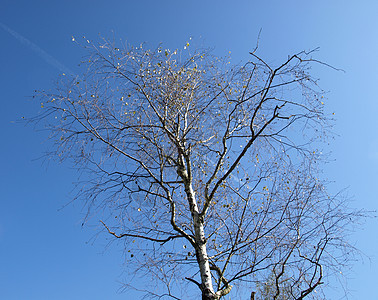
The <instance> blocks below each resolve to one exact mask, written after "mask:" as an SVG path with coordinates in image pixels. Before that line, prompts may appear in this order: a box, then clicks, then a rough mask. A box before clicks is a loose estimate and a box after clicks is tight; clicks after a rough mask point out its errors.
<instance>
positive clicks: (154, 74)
mask: <svg viewBox="0 0 378 300" xmlns="http://www.w3.org/2000/svg"><path fill="white" fill-rule="evenodd" d="M87 50H89V55H88V56H87V57H86V58H85V59H84V61H83V62H82V68H83V70H84V71H83V74H81V75H79V76H77V77H75V78H73V77H68V76H61V77H60V79H59V81H58V84H57V87H56V88H55V89H54V90H53V91H41V92H38V94H37V95H36V97H37V98H38V99H39V100H40V101H41V107H42V108H41V114H40V115H39V116H38V117H37V118H36V120H37V121H39V122H41V121H42V122H43V124H45V126H46V128H47V129H48V130H49V132H50V133H51V140H52V141H53V144H54V146H53V147H52V149H51V151H50V152H49V155H50V156H53V157H57V158H59V159H60V160H62V161H64V160H69V161H71V162H73V163H74V165H75V166H76V167H77V168H78V169H80V170H81V171H82V177H81V181H79V183H78V187H79V193H78V198H80V199H82V200H83V201H84V203H85V205H86V207H87V209H88V214H87V216H90V217H91V218H92V219H94V218H96V219H97V220H98V222H99V223H100V222H101V226H102V228H103V231H104V234H105V233H106V234H109V237H112V238H113V239H115V240H120V241H122V242H123V243H122V245H123V247H124V249H125V254H126V255H125V257H126V258H125V259H126V261H127V264H128V266H129V268H132V269H133V270H134V271H135V272H136V273H137V274H142V275H144V276H145V275H147V276H150V277H151V278H152V279H153V280H156V281H159V282H160V283H161V285H160V289H158V290H157V289H155V290H153V291H150V293H149V294H148V295H150V296H156V297H160V298H164V297H166V298H174V299H188V297H189V296H187V295H188V294H187V293H188V292H187V291H186V290H185V289H191V290H194V293H192V295H193V294H194V295H197V296H193V297H196V298H197V299H198V298H199V297H202V299H204V300H210V299H220V298H222V297H226V295H228V296H227V298H228V297H231V298H232V299H236V297H237V295H243V293H244V295H246V294H245V293H247V294H248V295H249V294H250V293H251V291H255V290H256V287H258V286H262V283H263V282H267V281H269V284H270V285H271V286H273V287H274V289H273V290H274V295H273V296H272V297H273V299H284V298H282V297H283V296H280V293H281V295H282V291H283V290H284V292H285V295H287V294H288V293H290V299H303V298H305V297H308V298H311V297H312V298H315V296H316V295H319V293H320V291H321V285H322V283H323V282H324V281H325V280H327V278H328V277H327V276H333V275H334V274H335V273H339V272H340V269H342V268H343V267H345V266H347V263H348V260H350V256H348V254H350V253H352V252H353V247H351V246H350V245H349V244H348V242H347V241H346V240H345V238H346V237H347V236H348V230H349V228H350V226H349V224H350V222H351V220H352V221H353V220H354V219H355V217H357V216H358V213H356V212H353V211H350V210H348V208H347V207H345V205H344V202H343V199H342V197H339V196H333V195H330V194H329V193H328V192H327V183H326V182H325V181H324V180H322V178H321V172H320V171H321V166H322V164H321V162H322V161H323V158H322V151H323V146H324V142H325V141H326V138H327V136H328V134H329V132H328V131H329V124H330V121H331V122H332V120H331V118H330V117H332V116H328V115H327V114H326V113H325V112H324V101H325V100H324V98H323V92H322V90H321V89H320V88H319V87H318V84H317V80H315V79H314V78H313V77H312V76H311V74H310V71H311V66H312V65H313V64H319V62H318V61H316V60H314V59H313V58H312V55H313V52H305V51H302V52H299V53H296V54H294V55H290V56H288V57H287V59H286V60H284V61H283V62H281V63H278V64H276V65H272V64H270V63H268V62H267V61H265V60H263V59H262V58H260V57H259V56H257V54H256V51H253V52H251V53H249V60H248V61H247V62H246V63H244V64H241V65H231V64H230V63H229V58H228V57H226V58H219V57H216V56H214V55H212V52H211V51H209V50H207V49H194V50H193V49H191V47H190V45H189V43H187V45H186V46H185V49H183V50H174V51H173V50H169V49H165V48H164V47H157V48H156V49H144V46H143V45H141V46H139V47H132V46H129V45H122V46H121V47H118V46H116V45H115V44H114V43H113V42H109V41H102V42H99V43H98V44H96V45H93V44H90V45H89V46H88V47H87ZM255 50H256V49H255ZM272 274H273V275H272ZM283 279H285V280H283ZM129 284H131V285H132V283H129ZM183 285H184V286H185V287H183ZM146 289H147V287H146ZM158 291H159V292H158ZM246 291H247V292H246ZM196 292H197V294H195V293H196ZM315 292H317V293H315ZM253 293H254V292H253ZM285 297H286V296H285ZM285 299H286V298H285Z"/></svg>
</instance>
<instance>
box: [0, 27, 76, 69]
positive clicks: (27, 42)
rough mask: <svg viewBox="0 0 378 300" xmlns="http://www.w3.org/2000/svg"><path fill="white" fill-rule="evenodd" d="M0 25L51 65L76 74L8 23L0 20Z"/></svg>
mask: <svg viewBox="0 0 378 300" xmlns="http://www.w3.org/2000/svg"><path fill="white" fill-rule="evenodd" d="M0 27H1V28H3V29H4V30H5V31H6V32H8V33H9V34H11V35H12V36H13V37H14V38H15V39H16V40H18V41H19V42H20V43H21V44H23V45H25V46H26V47H28V48H29V49H31V50H33V51H34V52H35V53H36V54H37V55H39V56H40V57H41V58H42V59H43V60H44V61H45V62H47V63H48V64H49V65H50V66H53V67H55V68H57V69H58V70H59V71H61V72H63V73H65V74H68V75H73V76H74V75H75V73H74V72H73V71H71V70H70V69H69V68H67V67H66V66H65V65H63V64H62V63H60V62H59V61H58V60H56V59H55V58H54V57H52V56H51V55H50V54H48V53H47V52H46V51H44V50H43V49H41V48H40V47H38V46H37V45H36V44H34V43H33V42H32V41H30V40H28V39H27V38H25V37H23V36H22V35H21V34H19V33H18V32H16V31H14V30H12V29H11V28H9V27H8V26H7V25H5V24H3V23H1V22H0Z"/></svg>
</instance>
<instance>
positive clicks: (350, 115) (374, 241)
mask: <svg viewBox="0 0 378 300" xmlns="http://www.w3.org/2000/svg"><path fill="white" fill-rule="evenodd" d="M260 28H262V33H261V39H260V48H259V49H260V52H259V53H260V55H262V56H263V57H265V58H267V59H268V60H270V61H277V62H279V61H280V59H283V58H285V57H287V55H288V54H292V53H294V52H298V51H301V50H309V49H313V48H316V47H320V51H319V52H318V53H317V58H318V59H320V60H322V61H325V62H327V63H329V64H331V65H333V66H335V67H339V68H342V69H344V70H345V71H346V72H345V73H343V72H336V71H333V70H331V69H327V68H316V69H315V70H314V72H315V75H316V77H319V78H320V85H321V86H322V87H323V88H324V89H325V90H327V91H329V93H328V94H327V96H328V99H327V101H326V105H327V109H328V110H329V111H330V112H335V115H336V119H337V124H336V126H335V132H336V133H337V135H338V136H337V137H336V139H335V140H334V141H332V143H331V145H330V150H331V151H332V153H333V154H332V155H333V158H334V162H333V163H331V164H328V165H327V166H326V167H325V173H324V175H325V176H326V177H327V178H329V179H330V180H335V185H334V189H335V190H337V189H341V188H344V187H348V194H349V195H350V196H351V197H353V198H354V202H353V203H352V205H353V206H354V207H356V208H365V209H367V210H377V209H378V202H377V200H378V199H377V194H376V190H375V187H376V185H377V183H378V182H377V178H378V171H377V170H378V117H377V112H378V101H377V95H378V72H377V70H378V2H377V1H361V2H360V3H358V2H357V1H349V0H344V1H337V0H335V1H322V0H320V1H299V0H298V1H278V0H272V1H265V3H263V1H237V0H235V1H224V0H218V1H212V0H211V1H196V0H195V1H170V0H169V1H165V0H160V1H156V0H155V1H152V0H151V1H121V0H114V1H98V0H95V1H88V0H86V1H84V0H76V1H72V0H67V1H42V0H35V1H26V0H19V1H14V0H13V1H11V0H2V1H1V2H0V83H1V84H0V86H1V94H0V101H1V110H0V115H1V118H0V122H1V127H0V128H2V134H1V148H0V149H1V155H0V163H1V180H0V190H1V191H2V193H1V200H0V299H6V300H16V299H17V300H24V299H25V300H40V299H54V300H55V299H57V300H59V299H94V300H96V299H111V300H113V299H128V298H129V296H130V295H129V296H127V295H125V294H121V293H119V292H117V291H118V290H119V288H120V287H121V285H120V282H121V281H122V280H124V279H127V276H126V275H125V274H124V273H123V270H124V268H125V266H123V265H122V249H121V248H119V247H117V245H116V244H114V245H111V246H110V247H108V241H109V240H108V239H107V237H106V236H103V235H97V233H98V227H96V226H95V224H96V223H95V222H93V223H90V224H94V225H91V226H88V227H84V228H82V227H81V221H82V218H83V216H84V211H83V210H82V205H81V203H74V204H72V205H69V206H67V207H65V208H64V209H61V208H62V206H64V204H66V203H67V202H69V201H70V199H71V198H72V196H73V194H72V193H71V191H72V188H73V185H72V183H73V182H74V181H75V178H76V175H77V174H76V173H75V171H74V170H73V169H72V166H71V165H69V164H63V165H59V164H57V163H56V162H43V160H38V158H39V157H41V156H42V154H43V151H44V149H46V143H45V139H46V133H45V132H36V131H34V130H33V128H31V127H25V126H24V125H22V124H19V123H17V120H19V119H20V118H21V117H22V116H32V115H33V114H35V113H37V112H38V110H39V105H38V103H35V102H33V101H32V99H31V97H30V96H31V95H33V91H34V90H35V89H48V88H52V87H54V80H55V79H56V77H57V75H58V74H61V73H62V72H70V71H71V72H73V73H75V72H78V70H79V69H78V66H77V65H78V63H79V61H80V57H81V56H82V55H83V54H84V53H83V51H82V50H81V49H80V48H79V47H78V46H76V45H75V43H72V41H71V37H72V36H75V37H78V38H80V37H82V36H86V37H87V38H89V39H96V38H97V37H98V34H101V35H103V36H112V35H113V32H114V34H115V35H116V37H117V38H122V39H123V40H127V41H128V42H130V43H132V44H140V43H142V42H147V43H148V45H150V46H151V47H154V46H156V45H157V44H159V43H161V42H163V43H164V45H165V46H166V47H170V48H177V47H182V46H183V45H184V43H185V42H186V41H187V40H188V38H189V37H193V39H194V40H196V41H199V43H202V44H204V45H206V46H210V47H214V52H215V54H217V55H225V54H227V53H228V52H229V51H231V54H232V59H233V61H234V62H235V63H237V62H240V61H242V60H243V59H247V58H248V52H249V51H250V50H251V49H252V48H253V47H254V45H255V43H256V37H257V35H258V32H259V30H260ZM67 70H68V71H67ZM377 229H378V226H377V219H370V220H368V221H367V222H366V224H365V225H364V227H363V230H360V231H358V232H357V234H355V235H354V236H352V237H351V239H352V241H354V243H355V244H356V246H357V247H358V248H360V249H361V250H362V251H363V253H364V254H366V255H367V256H368V257H369V258H370V259H367V258H365V259H364V261H362V262H358V263H356V264H355V265H354V266H353V270H352V273H351V274H350V276H349V277H350V280H349V281H348V286H347V287H348V289H349V295H350V299H378V296H377V295H376V292H375V287H376V285H377V284H378V279H377V277H376V272H375V270H377V269H378V234H377ZM126 268H127V266H126ZM337 295H339V294H338V293H337V292H335V291H333V289H330V290H329V299H339V298H338V296H337ZM136 297H139V296H136Z"/></svg>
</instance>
